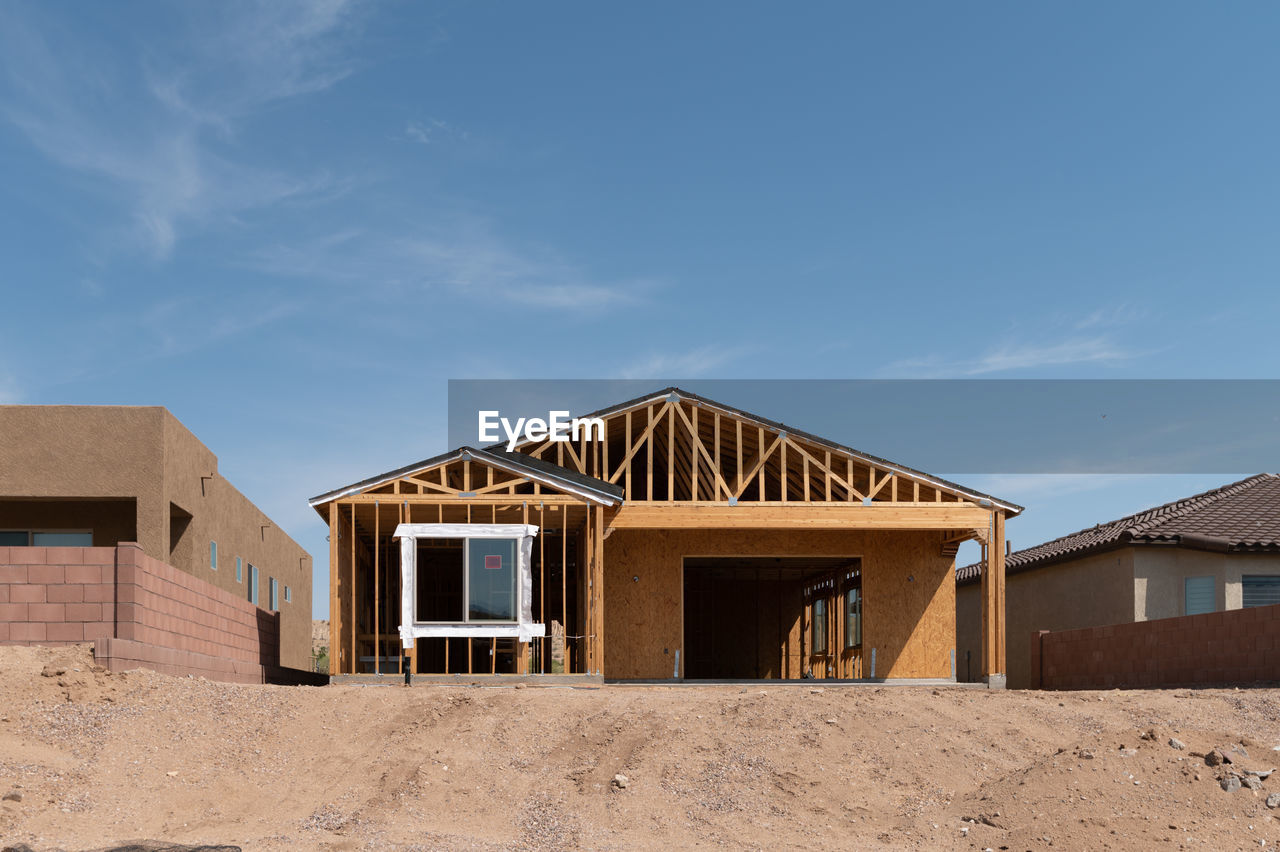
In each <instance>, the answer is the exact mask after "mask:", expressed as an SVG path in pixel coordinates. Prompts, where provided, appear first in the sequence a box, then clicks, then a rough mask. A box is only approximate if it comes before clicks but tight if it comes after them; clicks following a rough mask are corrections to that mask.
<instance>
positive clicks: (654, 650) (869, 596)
mask: <svg viewBox="0 0 1280 852" xmlns="http://www.w3.org/2000/svg"><path fill="white" fill-rule="evenodd" d="M941 539H942V534H941V533H937V532H878V531H850V532H844V531H839V530H818V531H806V532H792V531H788V530H745V531H744V530H630V529H620V530H615V531H614V532H613V533H612V534H611V535H610V536H609V537H608V538H607V539H606V540H605V596H606V604H605V611H606V612H607V613H608V616H607V619H606V622H605V649H604V654H605V656H604V673H605V676H606V677H617V678H667V677H671V675H672V672H673V669H674V654H675V651H676V650H677V649H680V648H681V645H682V641H683V640H682V636H683V609H682V597H683V588H682V561H683V558H684V557H686V556H849V557H852V556H857V557H861V558H862V572H863V594H864V596H865V603H864V616H863V646H864V648H865V649H866V651H865V655H866V656H867V657H869V655H870V649H871V648H873V647H874V648H876V655H877V667H876V674H877V675H878V676H880V677H948V676H950V674H951V650H952V648H954V647H955V582H954V579H953V576H954V575H953V573H952V571H953V568H954V560H953V559H951V558H949V557H944V556H941V555H940V554H941ZM785 613H786V611H785V610H784V620H786V622H787V623H786V624H784V627H783V630H784V635H783V638H782V639H781V641H782V643H783V644H784V645H785V646H786V650H787V653H788V657H787V660H786V663H787V666H786V667H787V668H789V672H784V674H789V676H791V677H798V676H799V673H800V671H801V666H802V656H801V644H802V636H801V626H800V624H799V619H798V616H797V617H795V619H794V620H791V617H790V616H787V615H786V614H785ZM764 639H765V637H763V636H762V645H763V644H764Z"/></svg>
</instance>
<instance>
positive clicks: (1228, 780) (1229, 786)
mask: <svg viewBox="0 0 1280 852" xmlns="http://www.w3.org/2000/svg"><path fill="white" fill-rule="evenodd" d="M1218 784H1219V785H1221V787H1222V789H1223V790H1226V791H1227V792H1228V793H1234V792H1235V791H1236V790H1239V789H1240V776H1239V775H1228V776H1226V777H1225V778H1223V779H1222V780H1221V781H1219V782H1218Z"/></svg>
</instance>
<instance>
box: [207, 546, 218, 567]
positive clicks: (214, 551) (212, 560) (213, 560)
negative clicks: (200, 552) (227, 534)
mask: <svg viewBox="0 0 1280 852" xmlns="http://www.w3.org/2000/svg"><path fill="white" fill-rule="evenodd" d="M209 567H210V568H211V569H213V570H214V571H217V570H218V543H217V542H216V541H211V542H209Z"/></svg>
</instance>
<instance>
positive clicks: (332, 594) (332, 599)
mask: <svg viewBox="0 0 1280 852" xmlns="http://www.w3.org/2000/svg"><path fill="white" fill-rule="evenodd" d="M338 526H339V522H338V503H337V501H336V500H335V501H334V502H332V503H330V504H329V674H330V675H336V674H342V672H341V670H340V669H339V668H338V653H339V651H340V650H341V648H342V602H341V600H340V599H339V598H338ZM249 573H250V574H252V573H253V572H252V571H251V572H249Z"/></svg>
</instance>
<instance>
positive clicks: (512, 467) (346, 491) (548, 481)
mask: <svg viewBox="0 0 1280 852" xmlns="http://www.w3.org/2000/svg"><path fill="white" fill-rule="evenodd" d="M464 458H474V459H476V460H478V461H480V462H482V463H484V464H490V465H493V466H494V467H496V468H499V469H500V470H504V471H506V472H507V473H514V474H517V475H519V476H528V477H529V478H530V479H532V480H535V481H537V482H540V483H542V484H543V485H549V486H551V487H552V488H558V489H560V490H562V491H567V492H569V493H570V494H573V496H575V497H581V498H582V499H584V500H590V501H591V502H593V503H600V504H601V505H604V506H616V505H618V504H619V503H620V502H622V501H621V500H619V499H618V498H616V497H614V496H613V495H610V494H607V493H605V492H590V491H588V490H587V489H585V488H582V487H581V486H579V485H577V484H575V483H571V482H568V481H565V480H559V479H555V478H554V477H550V476H548V475H546V474H544V473H540V472H538V471H533V470H530V469H529V468H527V467H523V466H521V465H518V464H506V463H503V462H502V460H501V459H500V458H499V457H497V456H496V455H494V454H493V453H491V452H488V451H486V450H477V449H475V448H473V447H459V448H457V449H455V450H452V451H450V452H447V453H444V454H442V455H438V456H434V457H432V458H429V459H426V460H424V461H421V462H417V463H415V464H411V465H408V466H406V467H401V468H397V469H396V470H393V471H389V472H388V473H384V474H382V475H381V476H376V477H373V478H372V479H366V480H362V481H360V482H357V483H355V484H354V485H348V486H346V487H345V488H339V489H337V490H336V491H329V492H327V493H325V494H320V495H318V496H316V497H312V498H311V499H310V500H308V501H307V503H308V505H310V506H311V508H313V509H316V508H318V507H320V506H322V505H324V504H325V503H330V502H332V501H334V500H341V499H342V498H343V497H350V496H351V495H352V494H359V493H361V492H364V491H367V490H369V489H370V488H377V487H378V486H380V485H386V484H387V483H388V482H394V481H395V480H397V479H400V478H402V477H404V476H408V475H409V474H412V473H416V472H419V471H423V470H429V469H431V468H433V467H438V466H440V465H442V464H452V463H453V462H455V461H459V460H462V459H464ZM550 463H551V462H548V464H550ZM387 496H388V497H397V496H401V495H395V494H389V495H387ZM516 496H517V497H530V496H532V495H527V494H524V495H516ZM462 499H465V498H462Z"/></svg>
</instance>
